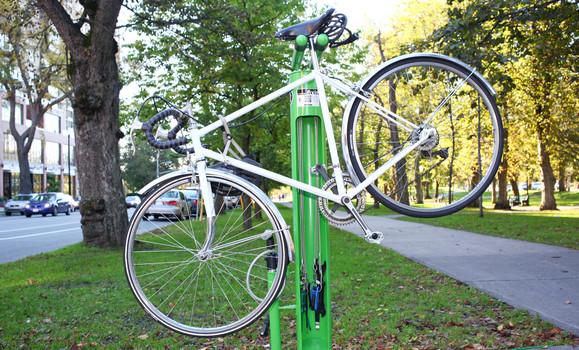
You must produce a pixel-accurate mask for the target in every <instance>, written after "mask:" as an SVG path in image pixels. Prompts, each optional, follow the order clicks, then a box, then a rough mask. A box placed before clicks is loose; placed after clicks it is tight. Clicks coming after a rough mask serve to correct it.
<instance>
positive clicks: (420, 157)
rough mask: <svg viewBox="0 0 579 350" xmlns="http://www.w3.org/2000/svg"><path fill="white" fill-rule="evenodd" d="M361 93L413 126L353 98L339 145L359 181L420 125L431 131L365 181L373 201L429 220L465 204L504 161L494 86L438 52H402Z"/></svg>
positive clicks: (397, 149) (477, 194) (411, 137)
mask: <svg viewBox="0 0 579 350" xmlns="http://www.w3.org/2000/svg"><path fill="white" fill-rule="evenodd" d="M361 91H362V93H364V94H366V96H367V97H368V98H370V99H371V100H372V101H374V102H376V103H377V104H379V105H381V106H382V107H385V108H387V109H389V110H390V111H392V112H394V113H395V114H397V115H398V116H401V117H402V118H404V119H406V120H408V121H411V122H412V123H413V124H414V127H410V128H408V129H405V128H403V127H402V126H400V125H397V124H396V123H394V122H392V121H391V120H389V119H387V118H384V117H383V116H380V115H378V113H376V112H375V110H372V109H371V108H370V106H369V104H368V103H367V102H365V101H363V100H362V99H360V98H355V99H354V100H353V101H352V103H351V105H350V108H348V109H346V113H345V116H344V120H343V130H344V131H345V132H344V133H343V144H344V149H343V151H344V158H345V159H346V163H347V167H348V170H349V172H350V174H353V176H354V177H355V180H356V181H357V183H361V182H363V181H364V180H365V179H366V178H367V177H368V176H369V174H372V172H373V171H376V169H378V168H379V167H380V166H381V165H383V164H384V163H386V162H387V161H388V160H390V159H392V158H393V157H394V155H396V154H397V153H398V152H400V150H401V149H402V148H403V147H404V146H407V145H410V144H412V143H414V142H416V141H417V139H418V138H417V135H420V132H421V131H422V130H425V129H429V130H434V132H435V136H433V137H432V138H431V139H429V141H428V142H427V143H423V144H422V145H421V146H420V147H418V148H416V149H414V150H413V151H411V152H410V153H409V154H408V155H406V156H405V157H403V158H401V159H400V160H399V161H398V162H396V163H395V164H393V166H392V168H390V169H388V170H387V171H386V172H384V174H382V175H380V177H379V178H378V179H377V180H376V181H374V182H373V183H372V184H371V185H370V186H368V187H367V190H368V192H369V193H370V194H371V195H372V196H373V197H374V198H375V200H377V201H379V202H380V203H382V204H383V205H385V206H386V207H388V208H390V209H392V210H394V211H396V212H398V213H401V214H404V215H408V216H414V217H422V218H431V217H439V216H444V215H449V214H452V213H454V212H456V211H458V210H461V209H463V208H465V207H467V206H468V205H470V204H471V203H473V202H474V201H476V200H477V198H479V197H480V196H481V194H482V193H483V192H484V191H485V190H486V189H487V188H488V186H489V185H490V183H491V181H492V179H493V177H494V176H495V174H496V172H497V170H498V168H499V165H500V162H501V157H502V151H503V126H502V121H501V117H500V113H499V110H498V108H497V106H496V103H495V99H494V96H493V91H492V88H491V87H490V86H489V85H488V83H486V81H484V78H482V77H481V76H480V75H478V73H476V72H475V71H474V70H473V69H472V68H470V67H468V66H466V65H464V64H462V63H460V62H458V61H456V60H454V59H451V58H449V57H446V56H442V55H436V54H413V55H407V56H403V57H401V58H398V59H395V60H393V61H391V62H390V63H386V64H385V65H384V66H383V67H382V68H380V69H378V70H377V71H376V72H375V73H373V74H371V75H370V76H369V77H368V78H367V79H366V80H365V82H364V83H363V85H362V86H361ZM434 111H437V112H434ZM433 112H434V113H433ZM430 116H433V117H432V119H430V120H429V121H428V123H426V121H427V120H428V119H429V117H430ZM479 127H480V129H479ZM479 144H480V154H481V156H480V162H479V157H478V154H479V151H478V149H479ZM479 163H480V170H479Z"/></svg>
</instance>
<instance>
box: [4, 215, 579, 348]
mask: <svg viewBox="0 0 579 350" xmlns="http://www.w3.org/2000/svg"><path fill="white" fill-rule="evenodd" d="M281 210H282V212H283V214H284V216H286V220H287V221H288V222H291V220H290V216H291V211H290V210H289V209H285V208H282V209H281ZM330 236H331V237H330V247H331V251H332V257H331V259H332V260H331V271H330V273H331V281H332V282H331V286H332V316H333V330H332V332H333V343H334V348H336V349H390V348H395V349H411V348H418V349H439V348H441V349H460V348H462V349H475V348H476V349H505V348H510V349H513V348H521V347H531V346H543V345H561V344H575V345H577V344H579V339H577V338H576V337H574V336H573V335H571V334H569V333H566V332H564V331H562V330H560V329H557V328H556V327H554V326H553V325H552V324H550V323H548V322H543V321H541V320H540V319H538V318H537V317H535V316H532V315H531V314H530V313H528V312H526V311H521V310H515V309H513V308H511V307H509V306H508V305H506V304H504V303H502V302H500V301H497V300H495V299H493V298H491V297H489V296H487V295H485V294H483V293H481V292H479V291H477V290H476V289H474V288H471V287H469V286H466V285H463V284H462V283H460V282H457V281H456V280H453V279H451V278H448V277H446V276H444V275H442V274H440V273H437V272H435V271H432V270H430V269H428V268H425V267H423V266H421V265H419V264H417V263H414V262H412V261H410V260H408V259H406V258H404V257H402V256H401V255H399V254H397V253H394V252H391V251H389V250H386V249H384V248H383V247H380V246H377V245H370V244H367V243H365V242H364V241H363V239H361V238H358V237H356V236H355V235H352V234H349V233H346V232H344V231H340V230H337V229H333V228H332V229H331V230H330ZM293 269H294V266H293V264H292V266H290V271H289V273H288V284H287V286H286V289H285V290H284V293H283V294H282V296H281V299H282V305H287V304H290V303H292V302H293V300H294V297H293V295H292V292H293V290H294V289H293ZM0 320H1V321H0V348H2V349H81V348H83V349H85V348H86V349H104V348H108V349H180V348H190V349H263V348H268V339H267V338H265V339H264V338H260V337H259V335H258V329H259V328H260V327H261V324H257V323H256V324H254V325H253V326H251V327H249V328H247V329H245V330H243V331H241V332H239V333H236V334H234V335H231V336H227V337H223V338H216V339H195V338H189V337H185V336H182V335H179V334H175V333H173V332H170V331H168V330H166V329H165V328H163V327H161V326H160V325H158V324H157V323H156V322H155V321H153V320H152V319H151V318H150V317H149V316H147V315H146V314H145V313H144V311H142V309H141V308H140V306H139V305H138V304H137V302H136V301H135V299H134V298H133V296H132V294H131V292H130V290H129V288H128V286H127V282H126V280H125V276H124V272H123V264H122V250H121V249H95V248H89V247H87V246H85V245H84V244H76V245H73V246H70V247H67V248H64V249H61V250H58V251H56V252H53V253H46V254H41V255H38V256H33V257H30V258H27V259H24V260H20V261H17V262H14V263H8V264H3V265H0ZM282 332H283V333H282V343H283V348H284V349H295V348H296V347H297V345H296V337H295V312H294V311H293V310H282Z"/></svg>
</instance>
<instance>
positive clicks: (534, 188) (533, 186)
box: [531, 182, 541, 191]
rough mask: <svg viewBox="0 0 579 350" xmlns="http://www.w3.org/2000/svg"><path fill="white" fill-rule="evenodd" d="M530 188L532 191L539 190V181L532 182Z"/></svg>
mask: <svg viewBox="0 0 579 350" xmlns="http://www.w3.org/2000/svg"><path fill="white" fill-rule="evenodd" d="M531 189H532V190H533V191H536V190H540V189H541V183H540V182H533V183H532V184H531Z"/></svg>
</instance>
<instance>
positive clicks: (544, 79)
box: [433, 0, 579, 209]
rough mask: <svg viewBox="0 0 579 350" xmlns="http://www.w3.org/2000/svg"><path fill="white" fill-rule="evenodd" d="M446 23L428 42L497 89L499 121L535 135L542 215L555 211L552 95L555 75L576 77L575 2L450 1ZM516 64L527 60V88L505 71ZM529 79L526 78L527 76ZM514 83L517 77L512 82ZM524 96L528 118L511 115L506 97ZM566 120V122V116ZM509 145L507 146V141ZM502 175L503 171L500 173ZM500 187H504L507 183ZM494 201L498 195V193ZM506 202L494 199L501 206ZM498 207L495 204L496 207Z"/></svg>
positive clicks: (577, 18)
mask: <svg viewBox="0 0 579 350" xmlns="http://www.w3.org/2000/svg"><path fill="white" fill-rule="evenodd" d="M449 4H451V5H452V7H451V9H450V10H449V23H448V24H447V25H446V26H445V27H444V28H442V29H441V30H439V31H437V32H436V33H435V35H434V36H433V39H434V40H435V41H436V42H437V43H438V46H439V47H440V48H442V49H443V50H444V51H445V52H447V53H451V54H454V55H455V56H457V57H458V58H459V59H462V60H464V61H466V62H467V63H471V64H472V65H474V66H475V67H477V68H478V69H479V71H483V72H484V73H485V75H486V76H487V77H488V78H489V80H490V81H491V83H492V84H493V85H494V86H495V87H498V89H497V90H498V91H499V96H498V104H499V107H501V112H502V114H503V116H506V117H508V118H518V117H520V118H522V119H523V120H525V121H526V125H527V127H529V128H532V129H533V130H534V131H535V137H536V139H537V143H538V146H537V148H538V158H539V165H540V169H541V175H542V180H543V184H544V186H543V189H542V191H543V192H542V201H541V209H556V202H555V198H554V193H553V187H554V184H555V177H554V175H553V169H552V167H551V160H550V158H551V153H552V149H553V139H552V138H551V137H550V135H551V134H553V127H554V126H555V123H554V122H553V115H552V113H553V106H554V105H555V104H557V103H558V102H556V101H557V95H556V94H553V92H554V86H555V85H556V80H557V79H558V75H559V74H558V73H556V72H559V71H560V70H562V69H563V70H570V71H572V72H575V73H574V74H575V75H576V69H577V66H576V63H575V60H576V57H577V44H576V39H577V34H578V33H577V28H578V24H579V12H578V11H577V1H576V0H533V1H527V0H496V1H481V0H472V1H463V0H450V1H449ZM517 59H524V60H526V63H527V65H526V67H525V70H524V71H518V72H517V74H525V75H527V79H526V81H527V82H528V84H527V85H526V86H525V85H524V84H523V85H521V83H524V82H522V79H519V85H515V84H513V83H514V79H513V77H511V76H509V75H508V74H507V73H509V72H511V71H510V70H509V69H505V67H507V66H508V65H509V64H510V63H512V62H515V61H516V60H517ZM528 74H530V76H529V75H528ZM517 78H518V77H517ZM513 89H519V90H524V92H525V94H526V95H527V96H528V97H529V100H530V101H532V103H533V106H532V108H531V109H530V111H531V113H527V114H524V115H519V116H517V115H515V114H514V112H513V111H514V109H513V106H507V105H506V103H505V101H507V100H512V98H508V97H507V96H505V94H510V93H512V91H513ZM568 117H571V116H568ZM507 141H508V140H507ZM501 170H502V171H506V169H501ZM503 178H504V179H506V176H505V177H499V185H500V186H503V187H506V183H501V179H503ZM499 197H502V196H501V191H499ZM505 199H506V198H499V200H505ZM497 204H498V203H497Z"/></svg>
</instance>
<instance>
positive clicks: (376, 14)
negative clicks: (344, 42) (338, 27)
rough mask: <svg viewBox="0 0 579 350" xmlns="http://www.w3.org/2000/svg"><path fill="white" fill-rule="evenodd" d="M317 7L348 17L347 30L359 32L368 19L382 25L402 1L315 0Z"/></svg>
mask: <svg viewBox="0 0 579 350" xmlns="http://www.w3.org/2000/svg"><path fill="white" fill-rule="evenodd" d="M315 2H316V3H317V4H318V6H320V7H321V6H324V5H328V6H331V7H334V8H335V9H336V12H338V13H343V14H345V15H346V17H348V29H351V30H352V31H357V30H360V29H361V28H362V26H363V24H364V23H365V22H366V21H367V20H368V19H370V20H371V21H373V22H374V23H376V24H380V23H384V22H385V21H386V20H387V19H388V18H390V17H391V16H392V15H393V14H394V13H395V12H396V10H397V8H398V6H399V5H400V4H401V3H402V0H315Z"/></svg>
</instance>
